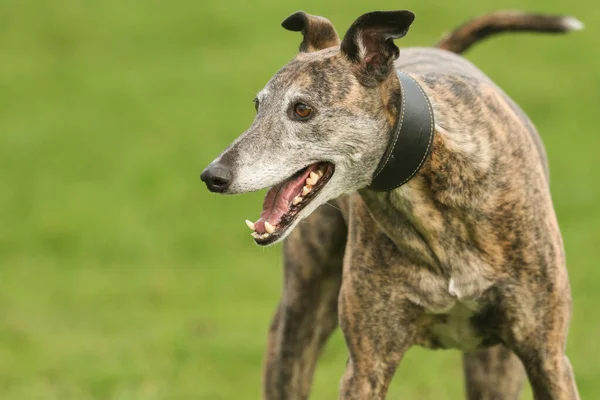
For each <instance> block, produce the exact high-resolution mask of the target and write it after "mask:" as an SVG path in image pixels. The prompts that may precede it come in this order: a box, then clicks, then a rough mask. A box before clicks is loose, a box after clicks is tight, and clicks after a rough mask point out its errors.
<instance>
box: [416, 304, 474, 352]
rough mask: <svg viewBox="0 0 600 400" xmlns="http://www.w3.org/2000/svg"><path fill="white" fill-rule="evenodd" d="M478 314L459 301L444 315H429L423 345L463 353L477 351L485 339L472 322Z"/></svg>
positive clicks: (423, 333) (424, 327)
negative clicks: (461, 351) (456, 350)
mask: <svg viewBox="0 0 600 400" xmlns="http://www.w3.org/2000/svg"><path fill="white" fill-rule="evenodd" d="M476 312H477V310H475V309H473V308H472V306H470V305H466V304H464V303H461V302H458V301H457V302H456V303H455V304H454V307H452V308H451V309H450V310H448V311H447V312H446V313H444V314H434V313H427V314H426V316H425V321H426V323H425V324H424V326H423V332H422V335H423V337H424V339H425V340H424V343H423V344H425V345H426V346H427V347H442V348H447V349H459V350H463V351H472V350H475V349H477V348H478V347H479V345H480V344H481V343H482V342H483V337H482V336H481V334H480V332H479V330H478V329H477V328H476V326H475V325H473V323H472V320H471V319H472V317H473V316H474V315H475V314H476Z"/></svg>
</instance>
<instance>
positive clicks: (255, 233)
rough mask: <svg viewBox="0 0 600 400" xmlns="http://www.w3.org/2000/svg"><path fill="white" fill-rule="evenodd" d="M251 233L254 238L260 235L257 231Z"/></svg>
mask: <svg viewBox="0 0 600 400" xmlns="http://www.w3.org/2000/svg"><path fill="white" fill-rule="evenodd" d="M251 235H252V237H253V238H254V239H258V238H260V235H259V234H258V232H252V233H251Z"/></svg>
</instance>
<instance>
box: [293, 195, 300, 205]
mask: <svg viewBox="0 0 600 400" xmlns="http://www.w3.org/2000/svg"><path fill="white" fill-rule="evenodd" d="M301 201H302V197H300V196H296V197H294V201H292V204H293V205H296V204H299V203H300V202H301Z"/></svg>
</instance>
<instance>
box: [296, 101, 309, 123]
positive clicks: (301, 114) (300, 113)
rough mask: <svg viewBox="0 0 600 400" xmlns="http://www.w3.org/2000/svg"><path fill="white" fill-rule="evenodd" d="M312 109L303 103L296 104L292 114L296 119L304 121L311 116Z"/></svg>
mask: <svg viewBox="0 0 600 400" xmlns="http://www.w3.org/2000/svg"><path fill="white" fill-rule="evenodd" d="M312 111H313V110H312V108H310V107H309V106H307V105H306V104H303V103H297V104H296V105H295V106H294V114H296V117H297V118H298V119H306V118H308V117H309V116H310V114H312Z"/></svg>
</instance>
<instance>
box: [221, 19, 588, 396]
mask: <svg viewBox="0 0 600 400" xmlns="http://www.w3.org/2000/svg"><path fill="white" fill-rule="evenodd" d="M511 16H512V17H514V14H506V17H507V18H509V17H511ZM512 17H511V18H512ZM297 18H298V20H297V21H296V22H297V24H296V25H294V26H293V27H292V28H295V29H293V30H302V32H303V33H304V35H305V40H304V41H303V44H302V51H303V52H302V53H300V54H299V55H298V56H297V57H296V58H295V59H294V60H293V61H292V62H291V63H289V64H288V65H286V66H285V67H284V68H283V69H282V70H281V71H279V72H278V73H277V75H276V76H275V77H274V78H273V79H272V80H271V81H270V83H269V84H268V86H267V89H266V91H265V93H263V95H262V96H263V97H261V98H260V101H261V107H262V104H264V106H265V107H267V109H268V110H270V109H271V108H269V107H273V105H274V104H275V103H276V102H277V101H278V100H277V99H278V98H280V97H278V94H279V93H284V91H285V89H284V88H287V87H289V86H290V85H292V84H293V85H296V87H300V88H302V89H303V90H304V92H307V93H311V94H312V95H313V96H314V98H315V99H318V101H319V106H320V109H321V110H322V111H321V112H323V113H326V114H325V115H326V117H327V118H324V119H323V121H324V122H323V123H321V124H319V125H318V126H317V125H315V126H313V127H312V128H308V127H307V128H303V129H304V130H298V131H297V132H295V135H296V136H295V138H297V139H294V140H299V141H300V142H302V141H305V142H306V143H309V142H310V143H311V144H312V145H315V146H320V147H318V148H321V147H322V148H329V147H327V146H329V145H330V144H331V143H333V144H335V146H336V147H335V151H334V150H331V151H332V152H335V154H336V155H337V156H339V157H340V159H343V160H347V161H344V162H347V163H348V164H347V165H346V164H343V162H342V161H340V162H339V171H342V172H339V173H340V174H343V177H344V182H345V184H346V185H347V186H346V187H344V190H345V191H346V192H347V193H348V192H349V194H345V195H342V196H340V197H337V198H336V199H334V200H331V201H330V205H322V206H321V207H319V208H317V209H316V210H315V211H314V212H312V214H311V215H310V216H308V218H306V220H305V223H303V224H300V225H298V226H297V227H296V228H295V229H294V230H293V231H292V232H291V234H290V235H289V236H288V237H287V239H286V240H285V243H284V258H285V263H284V264H285V281H284V288H283V293H282V296H281V299H280V303H279V306H278V308H277V311H276V313H275V317H274V319H273V323H272V325H271V329H270V333H269V343H268V350H267V356H266V360H265V370H264V371H265V372H264V398H266V399H270V400H274V399H286V400H294V399H306V398H307V397H308V396H309V392H310V384H311V379H312V374H313V371H314V368H315V364H316V361H317V358H318V356H319V352H320V351H321V349H322V348H323V345H324V344H325V342H326V341H327V338H328V337H329V335H330V334H331V333H332V332H333V330H334V329H335V328H336V326H337V325H338V323H339V326H340V327H341V329H342V331H343V333H344V337H345V340H346V344H347V347H348V352H349V357H348V362H347V366H346V372H345V373H344V376H343V378H342V382H341V388H340V398H342V399H383V398H384V397H385V395H386V392H387V389H388V386H389V384H390V381H391V379H392V376H393V375H394V372H395V370H396V368H397V366H398V364H399V363H400V361H401V359H402V357H403V355H404V353H405V352H406V350H407V349H408V348H410V347H411V346H413V345H421V346H426V347H430V348H449V347H455V348H459V349H462V350H463V351H465V355H464V365H465V367H464V369H465V372H466V382H467V394H468V397H469V399H490V400H491V399H516V398H517V397H518V395H519V392H520V388H521V386H522V382H523V366H524V370H525V371H526V373H527V376H528V378H529V380H530V382H531V385H532V387H533V390H534V393H535V397H536V399H540V400H541V399H543V400H546V399H565V400H567V399H569V400H574V399H578V398H579V396H578V394H577V389H576V385H575V381H574V377H573V372H572V370H571V366H570V364H569V361H568V359H567V357H566V355H565V344H566V339H567V329H568V325H569V319H570V315H571V295H570V291H569V282H568V277H567V270H566V266H565V256H564V251H563V243H562V239H561V235H560V231H559V228H558V223H557V219H556V215H555V212H554V208H553V205H552V199H551V196H550V190H549V175H548V165H547V160H546V155H545V152H544V148H543V146H542V144H541V140H540V138H539V136H538V133H537V132H536V130H535V128H534V126H533V124H532V123H531V121H530V120H529V119H528V118H527V116H526V115H525V114H524V112H523V111H521V109H520V108H519V107H518V106H517V105H516V104H515V103H514V102H513V101H512V100H511V99H510V98H509V97H508V96H507V95H506V94H505V93H504V92H503V91H502V90H501V89H500V88H499V87H498V86H496V85H495V84H494V83H493V82H492V81H491V80H490V79H489V78H488V77H487V76H486V75H485V74H484V73H482V72H481V71H480V70H479V69H477V68H476V67H475V66H474V65H473V64H471V63H470V62H469V61H467V60H466V59H464V58H462V57H460V56H458V55H456V54H454V53H452V52H449V51H446V50H442V49H435V48H409V49H403V50H402V51H401V55H400V57H399V59H398V60H397V61H396V62H395V63H394V60H393V59H394V54H395V52H396V50H397V49H396V50H394V48H393V47H390V43H391V41H389V40H388V39H386V38H387V37H394V38H395V37H399V35H401V30H402V28H404V27H406V29H408V26H407V25H406V26H399V27H398V31H397V32H396V31H393V30H391V29H389V26H388V25H389V20H386V21H385V23H386V24H388V25H386V26H385V29H388V30H387V31H386V32H384V33H383V34H380V33H381V32H379V33H377V34H373V31H374V30H375V31H376V30H377V29H378V27H377V23H378V20H377V19H375V23H373V19H371V20H369V18H366V19H365V18H364V19H363V21H366V20H369V21H370V22H369V24H370V25H369V26H368V29H367V28H365V27H363V26H362V25H361V24H360V23H359V24H357V25H356V24H355V25H353V29H355V31H353V33H352V35H351V37H348V36H347V37H346V38H345V39H344V41H347V40H352V41H353V43H352V45H353V46H354V47H352V46H348V45H347V43H346V44H345V42H344V41H342V42H341V48H342V51H340V47H338V46H337V44H336V45H334V46H333V47H330V44H331V43H332V39H331V37H330V35H331V32H335V30H333V27H331V28H330V29H329V28H324V26H323V23H325V22H324V21H327V20H324V19H314V17H311V16H307V14H302V15H301V16H300V17H297ZM377 18H379V17H377ZM390 18H391V17H390ZM501 18H502V14H496V15H495V17H494V18H493V20H494V21H496V22H498V21H499V19H500V20H501ZM542 20H543V21H544V22H545V23H546V22H548V20H545V19H543V18H542ZM481 21H482V20H477V22H478V23H477V24H472V25H471V30H472V31H471V32H470V31H469V25H466V26H464V27H462V28H461V29H460V30H459V31H458V32H459V34H457V36H451V37H447V38H446V39H445V41H444V42H443V43H446V44H448V43H452V46H450V45H448V46H447V47H448V48H451V49H456V50H457V51H458V50H461V51H462V50H464V48H466V47H468V46H470V45H471V44H472V43H473V42H474V41H475V40H474V39H473V37H474V36H473V35H475V37H476V36H477V35H476V34H477V32H481ZM530 21H533V22H530V25H527V24H525V27H526V28H527V29H534V28H535V23H539V21H540V19H539V17H538V18H537V19H536V18H532V19H531V20H530ZM553 21H554V25H553V27H554V28H555V30H559V28H560V29H562V30H567V28H566V27H565V26H562V25H560V24H561V23H562V22H561V21H563V22H564V18H563V19H560V18H555V19H553ZM509 22H510V21H509ZM327 23H328V22H327ZM311 24H312V25H313V26H319V31H318V32H326V37H325V38H323V37H321V36H322V35H319V34H318V32H307V31H306V29H307V28H306V27H309V26H311ZM408 24H410V22H408ZM392 25H393V24H392ZM505 26H510V23H508V22H507V23H506V24H505ZM544 27H546V26H545V25H544ZM521 28H523V29H524V26H521ZM382 29H383V28H382ZM540 29H542V28H540ZM366 30H369V32H370V33H369V35H370V36H369V37H368V38H364V37H363V38H362V39H361V36H360V35H365V31H366ZM546 30H548V29H546ZM388 34H389V35H388ZM386 35H388V36H386ZM461 38H468V39H461ZM367 39H368V40H367ZM461 40H464V42H461ZM334 42H336V43H337V41H334ZM344 48H357V49H359V50H358V52H354V53H353V56H352V57H348V56H347V54H344ZM357 54H358V56H357ZM371 54H375V56H374V57H372V58H369V57H371V56H370V55H371ZM355 57H358V59H354V58H355ZM371 60H375V61H373V64H369V63H370V62H371ZM388 66H389V67H390V69H391V70H390V71H387V70H386V68H387V67H388ZM394 69H397V70H402V71H404V72H406V73H408V74H410V75H411V76H412V77H414V78H415V79H416V80H417V81H418V82H419V83H420V84H421V86H422V87H423V89H424V90H425V92H426V93H427V95H428V96H429V98H430V100H431V102H432V105H433V108H434V112H435V120H436V132H435V139H434V143H433V150H432V153H431V156H430V158H429V159H428V160H427V162H426V163H425V165H424V167H423V168H422V169H421V170H420V171H419V172H418V174H417V175H416V176H415V177H414V178H413V179H412V180H411V181H409V182H408V183H407V184H406V185H404V186H402V187H400V188H398V189H396V190H393V191H391V192H385V193H376V192H373V191H370V190H368V189H364V188H365V187H366V186H367V185H368V183H369V179H370V177H371V176H372V172H373V171H374V168H375V167H376V165H377V164H378V162H379V157H380V156H381V154H382V153H383V150H384V148H385V146H386V143H387V137H388V135H389V130H390V129H391V127H392V125H393V123H394V121H395V118H396V115H397V109H396V104H398V96H400V92H399V85H398V78H397V76H396V74H395V73H394ZM324 105H325V106H324ZM268 110H267V111H265V113H266V114H261V113H260V112H259V115H258V116H257V120H256V121H255V124H256V125H253V129H258V128H256V127H257V126H261V124H263V125H265V126H267V127H268V129H271V131H272V130H273V129H275V130H276V129H279V128H278V127H277V124H275V123H273V122H272V120H270V119H269V118H273V117H272V116H270V115H269V114H268V112H269V111H268ZM269 121H271V122H269ZM373 121H375V122H373ZM352 124H355V125H357V126H358V127H354V128H353V126H352ZM361 124H363V125H361ZM367 128H368V130H369V131H368V132H366V133H361V132H362V130H365V129H367ZM265 129H267V128H265ZM361 129H362V130H361ZM253 132H254V131H253ZM348 132H352V134H351V135H350V134H349V133H348ZM282 134H283V133H282ZM278 137H279V136H278ZM294 143H295V142H294ZM284 144H285V143H284ZM315 148H317V147H315ZM243 149H244V140H243V139H240V141H238V142H236V144H234V145H233V146H232V147H231V148H230V150H228V152H226V153H225V154H224V155H223V156H222V159H229V160H230V161H231V162H235V161H237V160H239V159H241V158H243V157H242V152H243ZM356 149H361V153H360V160H359V161H356V160H354V159H353V157H357V156H356ZM298 154H300V153H297V154H296V155H295V156H297V155H298ZM291 158H294V157H291ZM232 160H233V161H232ZM352 160H354V161H352ZM352 162H356V164H352ZM294 168H295V167H294ZM337 173H338V170H337V169H336V174H337ZM334 176H335V175H334ZM331 182H332V183H331V184H332V187H336V186H335V185H339V184H340V183H337V182H334V181H333V180H332V181H331ZM331 190H333V189H331ZM336 190H337V189H336ZM341 192H342V190H341V189H340V190H339V191H338V192H337V193H336V196H339V195H340V194H341ZM328 195H329V194H328ZM519 360H520V361H519ZM521 364H522V365H523V366H522V365H521ZM434 384H435V382H432V385H434Z"/></svg>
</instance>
